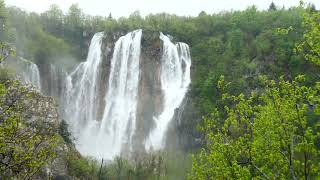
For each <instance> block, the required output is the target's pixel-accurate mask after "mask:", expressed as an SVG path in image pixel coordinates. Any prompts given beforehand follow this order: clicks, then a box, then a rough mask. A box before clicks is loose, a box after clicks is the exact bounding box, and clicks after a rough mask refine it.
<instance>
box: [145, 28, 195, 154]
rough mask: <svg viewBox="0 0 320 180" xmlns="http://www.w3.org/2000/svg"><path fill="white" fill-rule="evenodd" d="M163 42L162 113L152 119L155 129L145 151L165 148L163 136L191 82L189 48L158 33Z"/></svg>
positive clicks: (147, 141) (148, 139) (146, 143)
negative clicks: (174, 42)
mask: <svg viewBox="0 0 320 180" xmlns="http://www.w3.org/2000/svg"><path fill="white" fill-rule="evenodd" d="M160 39H161V40H162V41H163V54H162V58H161V89H162V93H163V96H164V104H163V111H162V112H161V113H160V115H159V116H157V117H154V118H153V119H154V121H155V128H154V129H153V130H152V131H151V133H150V135H149V137H148V138H147V139H146V142H145V147H146V149H147V150H150V149H153V150H157V149H162V148H164V146H165V134H166V131H167V129H168V125H169V123H170V121H171V120H172V118H173V116H174V111H175V109H176V108H179V106H180V104H181V102H182V100H183V98H184V97H185V94H186V93H187V91H188V86H189V84H190V82H191V78H190V66H191V57H190V52H189V46H188V45H187V44H185V43H177V44H176V45H175V44H173V43H172V42H171V41H170V38H169V37H167V36H165V35H163V34H162V33H160Z"/></svg>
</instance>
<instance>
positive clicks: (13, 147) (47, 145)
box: [0, 81, 57, 179]
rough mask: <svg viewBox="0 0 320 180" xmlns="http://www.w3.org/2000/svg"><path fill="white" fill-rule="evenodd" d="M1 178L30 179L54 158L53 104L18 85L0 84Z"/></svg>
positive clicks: (11, 83) (55, 141)
mask: <svg viewBox="0 0 320 180" xmlns="http://www.w3.org/2000/svg"><path fill="white" fill-rule="evenodd" d="M0 92H1V93H0V112H1V113H0V154H1V156H0V162H1V163H0V174H1V175H0V177H2V178H4V177H16V178H26V179H28V178H31V177H32V176H34V175H35V174H36V173H37V172H39V171H40V170H41V169H42V168H43V167H44V166H45V165H46V164H47V163H48V162H50V160H51V159H52V158H53V157H54V156H55V153H54V148H55V147H56V145H57V137H56V134H55V131H54V127H55V126H54V124H53V122H51V121H50V120H53V119H54V114H52V115H53V117H52V119H47V117H45V116H46V115H44V113H48V114H49V113H50V111H49V110H48V108H43V107H42V106H43V104H44V103H48V105H49V107H50V108H52V107H55V106H50V104H51V103H53V102H52V101H51V100H50V99H47V98H45V97H42V96H41V95H40V94H39V93H38V92H36V91H35V90H33V88H32V87H26V86H23V85H22V84H21V83H20V82H19V81H7V82H6V83H1V84H0Z"/></svg>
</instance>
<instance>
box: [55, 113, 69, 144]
mask: <svg viewBox="0 0 320 180" xmlns="http://www.w3.org/2000/svg"><path fill="white" fill-rule="evenodd" d="M58 133H59V135H60V136H61V137H62V138H63V140H64V141H65V142H66V143H67V144H72V143H73V141H72V136H71V133H70V132H69V129H68V124H67V122H66V121H65V120H64V119H63V120H61V122H60V124H59V129H58Z"/></svg>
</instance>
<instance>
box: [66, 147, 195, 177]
mask: <svg viewBox="0 0 320 180" xmlns="http://www.w3.org/2000/svg"><path fill="white" fill-rule="evenodd" d="M67 161H68V172H69V174H70V175H71V176H73V177H77V178H81V179H119V180H122V179H132V180H140V179H145V180H154V179H158V180H162V179H163V180H164V179H172V180H179V179H181V180H182V179H186V174H187V173H186V172H187V171H188V170H189V168H190V167H189V166H190V159H189V157H188V156H187V155H186V154H184V153H179V152H153V153H148V154H135V157H132V158H130V159H129V158H124V157H121V156H118V157H115V158H114V159H113V160H112V161H106V160H104V161H97V160H94V159H91V158H84V157H81V156H80V155H77V154H75V153H69V154H68V155H67Z"/></svg>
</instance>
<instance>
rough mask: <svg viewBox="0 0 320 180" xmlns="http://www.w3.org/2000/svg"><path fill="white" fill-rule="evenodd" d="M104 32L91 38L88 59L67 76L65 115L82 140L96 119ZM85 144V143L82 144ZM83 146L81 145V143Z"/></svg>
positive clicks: (63, 99) (64, 96)
mask: <svg viewBox="0 0 320 180" xmlns="http://www.w3.org/2000/svg"><path fill="white" fill-rule="evenodd" d="M102 38H103V33H96V34H95V35H94V37H93V38H92V40H91V44H90V47H89V53H88V56H87V60H86V61H85V62H83V63H80V65H78V66H77V67H76V69H75V70H74V71H73V72H72V73H70V75H68V76H66V79H65V87H64V88H65V89H64V92H63V98H61V99H62V101H63V104H64V107H65V108H64V109H65V110H64V111H65V112H64V113H63V114H64V116H65V118H66V120H67V122H69V124H70V126H71V130H72V132H73V136H75V138H76V139H77V141H79V142H81V140H82V139H81V134H82V133H83V129H84V128H86V126H87V125H88V123H89V122H90V121H96V120H97V119H96V103H95V102H96V100H97V98H98V97H97V94H98V93H97V88H98V84H97V76H98V73H99V71H98V67H99V65H100V63H101V60H102V58H101V43H102ZM79 138H80V139H79ZM82 145H84V144H82ZM80 146H81V145H80Z"/></svg>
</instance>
